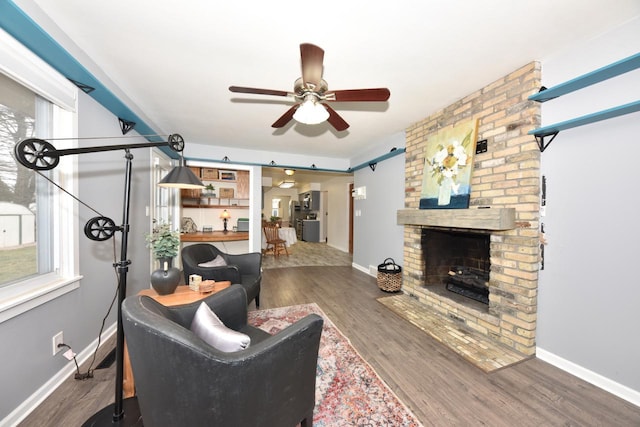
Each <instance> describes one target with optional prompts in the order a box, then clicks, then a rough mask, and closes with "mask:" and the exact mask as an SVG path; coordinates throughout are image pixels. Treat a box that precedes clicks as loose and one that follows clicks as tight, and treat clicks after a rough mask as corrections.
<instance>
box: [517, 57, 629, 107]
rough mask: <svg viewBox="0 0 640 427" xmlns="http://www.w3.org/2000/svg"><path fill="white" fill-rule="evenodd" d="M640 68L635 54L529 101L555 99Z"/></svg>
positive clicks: (533, 97) (554, 87)
mask: <svg viewBox="0 0 640 427" xmlns="http://www.w3.org/2000/svg"><path fill="white" fill-rule="evenodd" d="M636 68H640V53H636V54H635V55H632V56H630V57H628V58H625V59H621V60H620V61H617V62H614V63H613V64H609V65H607V66H605V67H602V68H598V69H597V70H595V71H592V72H590V73H587V74H583V75H582V76H579V77H576V78H574V79H571V80H569V81H566V82H564V83H561V84H559V85H556V86H553V87H551V88H548V89H542V90H540V92H538V93H536V94H534V95H531V96H530V97H529V100H530V101H538V102H545V101H549V100H550V99H553V98H557V97H559V96H562V95H566V94H567V93H571V92H574V91H576V90H579V89H582V88H585V87H587V86H591V85H593V84H596V83H600V82H601V81H603V80H607V79H610V78H612V77H616V76H619V75H620V74H624V73H626V72H629V71H631V70H635V69H636Z"/></svg>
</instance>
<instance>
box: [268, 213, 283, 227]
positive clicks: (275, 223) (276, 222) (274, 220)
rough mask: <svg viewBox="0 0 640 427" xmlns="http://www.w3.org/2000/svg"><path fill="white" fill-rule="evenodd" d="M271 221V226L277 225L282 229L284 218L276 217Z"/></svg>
mask: <svg viewBox="0 0 640 427" xmlns="http://www.w3.org/2000/svg"><path fill="white" fill-rule="evenodd" d="M269 220H270V221H271V224H273V225H277V226H278V227H282V218H280V217H279V216H275V215H274V216H272V217H271V218H269Z"/></svg>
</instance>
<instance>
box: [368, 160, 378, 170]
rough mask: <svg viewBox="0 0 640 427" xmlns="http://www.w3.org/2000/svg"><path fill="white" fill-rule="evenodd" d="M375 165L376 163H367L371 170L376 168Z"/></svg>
mask: <svg viewBox="0 0 640 427" xmlns="http://www.w3.org/2000/svg"><path fill="white" fill-rule="evenodd" d="M376 166H378V163H377V162H376V163H369V167H370V168H371V170H372V171H375V170H376Z"/></svg>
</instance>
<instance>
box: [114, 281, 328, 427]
mask: <svg viewBox="0 0 640 427" xmlns="http://www.w3.org/2000/svg"><path fill="white" fill-rule="evenodd" d="M203 301H205V302H206V303H207V305H209V307H210V308H211V309H212V310H213V311H214V312H215V313H216V314H217V315H218V317H219V318H220V320H222V321H223V322H224V324H225V325H226V326H227V327H229V328H231V329H234V330H236V331H240V332H243V333H245V334H247V335H249V336H250V337H251V345H250V346H249V347H248V348H247V349H245V350H240V351H236V352H231V353H224V352H220V351H218V350H216V349H215V348H214V347H212V346H210V345H208V344H206V343H205V342H204V341H202V340H201V339H200V338H198V337H197V336H196V335H195V334H194V333H192V332H191V331H190V330H189V327H190V324H191V320H192V318H193V316H194V314H195V312H196V310H197V308H198V307H199V305H200V302H197V303H192V304H187V305H181V306H174V307H165V306H163V305H161V304H159V303H158V302H156V301H154V300H153V299H151V298H149V297H146V296H139V295H136V296H130V297H128V298H126V299H125V301H124V303H123V305H122V320H123V327H124V332H125V337H126V339H127V348H128V351H129V357H130V360H131V367H132V368H133V375H134V377H135V381H136V394H137V398H138V403H139V405H140V412H141V414H142V421H143V422H144V425H145V426H146V427H162V426H171V427H174V426H205V425H207V426H243V427H251V426H265V427H273V426H283V427H284V426H291V427H294V426H295V425H296V424H298V423H301V425H302V426H311V425H312V422H313V408H314V405H315V380H316V369H317V360H318V349H319V346H320V335H321V333H322V324H323V320H322V318H321V317H320V316H318V315H316V314H311V315H309V316H307V317H305V318H303V319H301V320H299V321H298V322H296V323H294V324H293V325H291V326H289V327H288V328H286V329H284V330H282V331H281V332H279V333H278V334H276V335H269V334H267V333H266V332H264V331H262V330H260V329H257V328H254V327H252V326H250V325H248V324H247V304H246V303H245V301H246V295H245V291H244V288H243V287H242V286H240V285H233V286H231V287H230V288H227V289H225V290H223V291H221V292H219V293H216V294H213V295H211V296H209V297H207V298H206V299H204V300H203Z"/></svg>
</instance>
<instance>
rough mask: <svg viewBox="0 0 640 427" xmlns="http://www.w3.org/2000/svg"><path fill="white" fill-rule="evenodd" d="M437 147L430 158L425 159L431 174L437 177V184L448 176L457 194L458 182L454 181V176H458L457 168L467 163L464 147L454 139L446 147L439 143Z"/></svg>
mask: <svg viewBox="0 0 640 427" xmlns="http://www.w3.org/2000/svg"><path fill="white" fill-rule="evenodd" d="M438 148H439V150H438V151H437V152H436V153H435V154H434V155H433V157H432V158H431V160H427V163H428V164H429V166H430V168H431V174H432V176H434V177H437V181H438V185H440V184H442V180H443V179H445V178H449V179H450V180H451V181H452V183H453V187H452V188H453V191H454V192H455V193H456V194H457V192H458V189H459V188H460V184H457V183H456V182H455V178H456V177H457V176H458V172H459V168H460V167H462V166H466V165H467V157H468V156H467V153H466V152H465V147H464V145H463V144H461V143H460V142H459V141H457V140H454V141H451V143H450V144H449V145H447V146H446V147H443V146H442V145H441V146H439V147H438Z"/></svg>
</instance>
